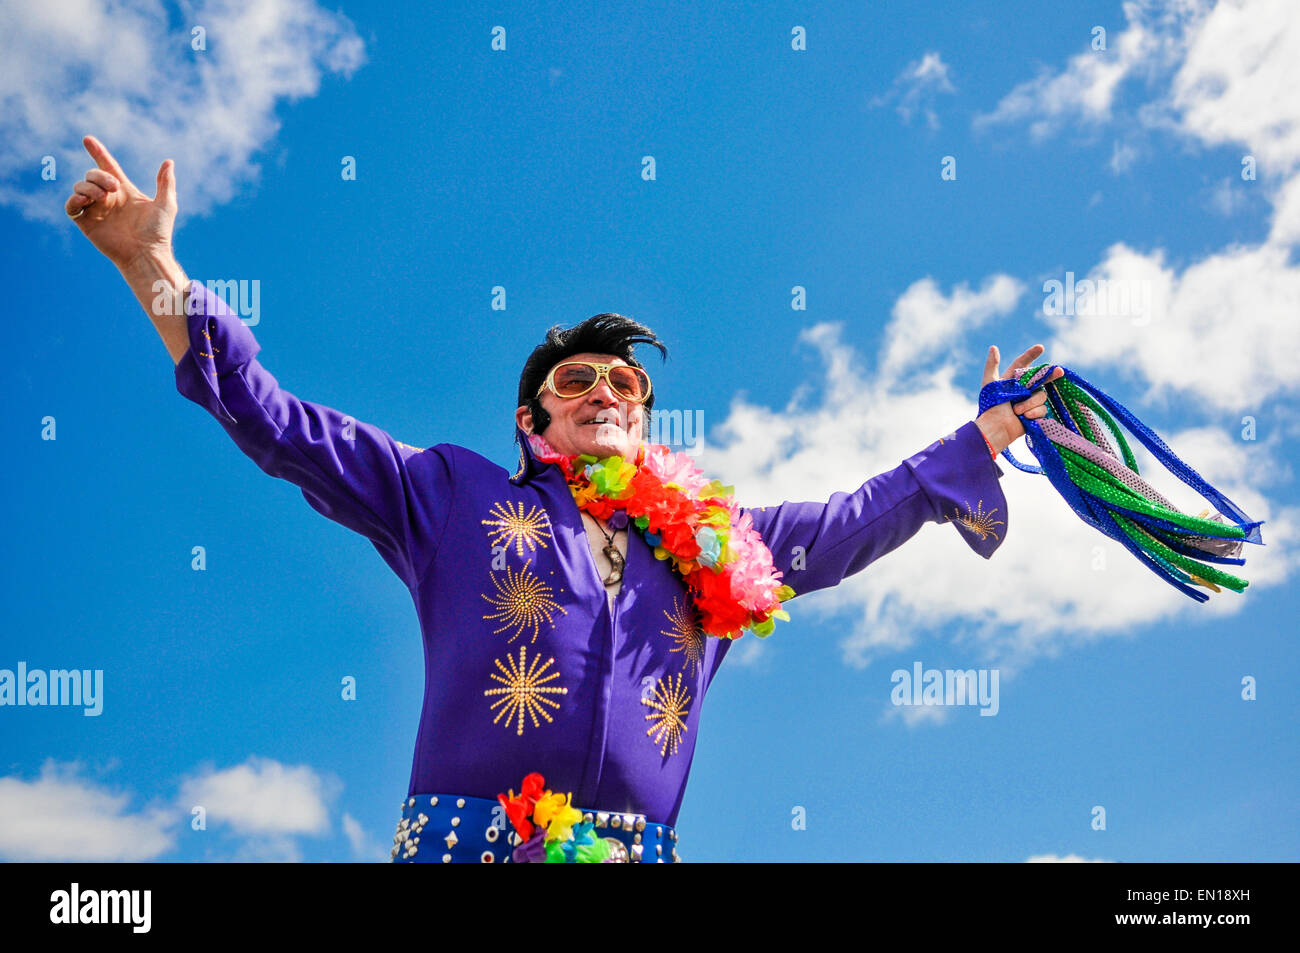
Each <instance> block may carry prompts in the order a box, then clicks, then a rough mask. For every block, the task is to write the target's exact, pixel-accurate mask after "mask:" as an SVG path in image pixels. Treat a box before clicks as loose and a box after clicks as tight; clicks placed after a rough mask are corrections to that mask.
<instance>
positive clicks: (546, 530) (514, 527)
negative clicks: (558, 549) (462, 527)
mask: <svg viewBox="0 0 1300 953" xmlns="http://www.w3.org/2000/svg"><path fill="white" fill-rule="evenodd" d="M516 507H517V508H516ZM488 515H489V516H495V517H496V519H491V520H481V522H482V524H483V525H484V526H487V527H493V528H490V529H489V530H488V543H489V544H490V545H491V546H493V547H494V548H495V547H496V546H499V545H504V546H505V547H506V549H509V548H510V545H511V543H513V544H514V547H515V555H517V556H522V555H523V554H524V543H527V544H528V549H529V551H530V552H536V551H537V547H538V546H541V547H542V548H543V549H545V548H546V541H547V540H548V539H550V538H551V530H550V526H551V521H550V519H549V518H548V517H547V515H546V510H544V509H542V508H541V507H540V506H533V507H530V508H529V510H528V512H527V513H525V512H524V504H522V503H515V502H514V501H513V500H506V501H505V503H504V504H502V503H493V504H492V508H491V509H490V510H489V511H488Z"/></svg>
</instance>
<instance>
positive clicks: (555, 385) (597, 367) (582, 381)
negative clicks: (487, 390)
mask: <svg viewBox="0 0 1300 953" xmlns="http://www.w3.org/2000/svg"><path fill="white" fill-rule="evenodd" d="M602 377H603V378H605V380H606V381H608V382H609V389H610V390H612V391H613V392H614V393H615V394H617V395H618V396H619V397H621V398H623V399H624V400H631V401H635V402H636V403H638V404H641V403H644V402H645V401H646V399H647V398H648V397H649V396H650V375H649V374H647V373H646V372H645V371H643V370H641V368H639V367H629V366H628V365H627V364H594V363H592V362H591V361H565V362H564V363H563V364H556V365H555V366H554V367H553V368H551V373H549V374H547V375H546V381H545V382H544V383H543V384H542V386H541V387H539V388H537V396H538V397H541V396H542V391H543V390H545V389H546V388H547V387H549V388H550V389H551V393H553V394H554V395H555V396H556V397H563V398H565V399H566V400H567V399H569V398H572V397H581V396H582V395H583V394H586V393H588V392H589V391H591V390H592V389H594V388H595V386H596V385H597V384H598V383H600V379H601V378H602Z"/></svg>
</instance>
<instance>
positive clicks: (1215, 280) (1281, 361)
mask: <svg viewBox="0 0 1300 953" xmlns="http://www.w3.org/2000/svg"><path fill="white" fill-rule="evenodd" d="M1289 262H1290V251H1289V250H1288V249H1286V248H1285V247H1283V246H1279V245H1273V244H1268V243H1266V244H1263V245H1257V246H1250V247H1241V246H1229V247H1228V248H1225V249H1224V250H1222V251H1220V252H1217V253H1215V254H1212V255H1210V256H1208V257H1207V258H1204V259H1202V260H1200V261H1198V262H1195V263H1193V264H1191V265H1190V266H1188V267H1187V268H1186V269H1184V270H1183V271H1182V273H1181V274H1180V273H1178V272H1177V271H1176V270H1175V269H1174V268H1173V267H1170V266H1168V265H1166V263H1165V253H1164V251H1162V250H1161V249H1156V250H1155V251H1153V252H1150V253H1143V252H1140V251H1137V250H1135V249H1133V248H1130V247H1129V246H1128V245H1126V244H1124V243H1123V242H1117V243H1116V244H1114V245H1112V246H1111V247H1110V248H1108V249H1107V250H1106V253H1105V257H1104V258H1103V259H1102V261H1101V263H1100V264H1098V265H1097V266H1096V267H1095V268H1093V269H1092V270H1091V271H1090V272H1089V273H1088V277H1091V278H1094V279H1103V278H1104V279H1106V280H1107V281H1109V282H1112V283H1113V286H1114V287H1121V288H1124V287H1126V288H1127V289H1129V290H1130V291H1133V292H1137V291H1139V290H1142V291H1143V293H1146V292H1148V291H1149V293H1150V297H1151V312H1150V316H1149V320H1147V319H1146V318H1145V317H1143V316H1139V315H1137V314H1135V313H1131V312H1130V313H1127V314H1125V313H1120V314H1102V315H1098V316H1094V317H1082V316H1068V315H1060V316H1049V317H1046V318H1045V320H1046V321H1047V323H1048V324H1049V326H1050V327H1052V329H1053V330H1054V331H1055V333H1056V337H1055V340H1054V341H1053V342H1052V343H1051V345H1050V347H1051V348H1052V350H1054V351H1056V352H1057V353H1060V354H1067V355H1069V361H1070V362H1071V363H1072V364H1078V365H1080V366H1084V365H1090V366H1105V365H1109V366H1112V367H1114V368H1115V370H1116V371H1117V372H1119V373H1122V374H1125V375H1131V376H1132V377H1134V378H1135V379H1140V380H1142V381H1145V382H1146V384H1147V385H1148V386H1149V387H1150V389H1151V395H1152V397H1154V398H1157V399H1160V400H1167V399H1171V398H1173V397H1176V396H1177V397H1192V398H1194V399H1195V400H1197V401H1198V402H1204V403H1205V404H1207V405H1209V406H1211V407H1215V408H1219V409H1221V410H1226V411H1241V412H1246V413H1254V414H1260V415H1263V414H1267V413H1270V412H1271V413H1276V411H1275V410H1272V411H1270V409H1269V408H1270V407H1271V402H1272V401H1273V400H1274V399H1275V398H1277V397H1279V396H1283V395H1286V394H1294V393H1296V392H1297V391H1300V368H1297V366H1296V357H1295V356H1296V355H1297V354H1300V322H1298V321H1297V320H1296V315H1297V314H1300V268H1296V267H1293V266H1292V265H1291V264H1290V263H1289ZM1085 376H1087V375H1086V374H1085Z"/></svg>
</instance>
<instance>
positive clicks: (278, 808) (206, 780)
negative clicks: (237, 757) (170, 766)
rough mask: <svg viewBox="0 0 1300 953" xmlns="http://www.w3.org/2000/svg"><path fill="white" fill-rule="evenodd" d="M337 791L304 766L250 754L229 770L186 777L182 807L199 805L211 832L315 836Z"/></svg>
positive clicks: (326, 819)
mask: <svg viewBox="0 0 1300 953" xmlns="http://www.w3.org/2000/svg"><path fill="white" fill-rule="evenodd" d="M338 787H339V785H338V783H337V782H336V781H334V780H333V779H331V778H327V777H323V776H322V775H319V774H317V773H316V772H315V771H313V770H312V769H311V768H310V767H308V766H306V765H298V766H296V767H290V766H286V765H283V764H281V763H280V762H278V761H273V760H271V759H268V758H259V757H257V756H256V755H254V756H252V757H250V758H249V759H248V760H247V761H246V762H244V763H243V764H241V765H236V766H235V767H233V768H226V769H225V770H222V771H217V770H213V769H211V768H209V769H207V770H205V771H203V772H201V773H200V774H198V775H196V776H194V777H191V778H188V779H187V780H186V781H185V782H184V783H183V784H182V786H181V792H180V804H181V806H182V807H183V808H184V809H185V810H186V811H187V812H188V811H189V810H191V808H193V807H194V806H195V805H201V806H202V807H203V808H204V809H205V811H206V814H207V822H208V826H209V827H212V826H215V825H222V824H225V825H228V826H229V827H230V828H231V829H232V830H233V831H235V832H236V833H238V834H256V835H271V836H275V835H292V834H319V833H323V832H325V831H327V830H328V829H329V810H328V809H327V807H326V801H327V800H329V799H330V798H331V797H333V796H334V794H336V793H337V790H338Z"/></svg>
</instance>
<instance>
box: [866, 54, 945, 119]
mask: <svg viewBox="0 0 1300 953" xmlns="http://www.w3.org/2000/svg"><path fill="white" fill-rule="evenodd" d="M956 91H957V89H956V87H955V86H953V84H952V80H951V78H950V77H949V74H948V64H947V63H945V62H944V61H943V57H942V56H940V55H939V54H938V53H937V52H935V51H930V52H927V53H926V54H925V55H924V56H922V57H921V58H920V59H919V60H916V61H914V62H911V63H908V64H907V66H906V67H905V68H904V69H903V71H902V72H901V73H899V74H898V76H896V77H895V78H894V83H893V86H892V87H891V88H890V90H889V91H888V92H887V93H884V94H882V95H880V96H875V97H873V98H872V100H871V102H870V104H869V105H870V106H871V107H872V108H876V107H880V106H887V105H889V104H890V103H894V104H895V105H894V108H895V110H896V111H897V112H898V115H899V116H901V117H902V119H903V122H905V123H910V122H911V121H912V116H913V115H914V114H915V113H917V112H918V111H920V112H923V113H924V114H925V119H926V123H927V124H928V125H929V126H930V128H931V129H938V128H939V117H938V115H937V114H936V113H935V110H934V103H935V99H936V97H937V96H938V95H939V94H941V93H955V92H956Z"/></svg>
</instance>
